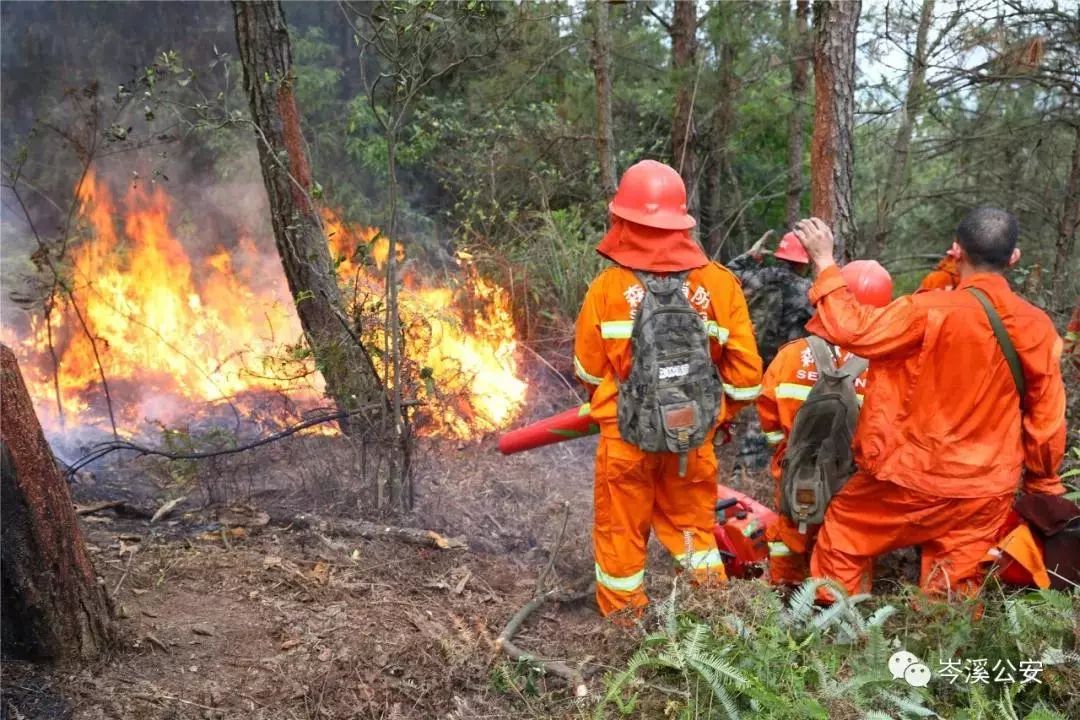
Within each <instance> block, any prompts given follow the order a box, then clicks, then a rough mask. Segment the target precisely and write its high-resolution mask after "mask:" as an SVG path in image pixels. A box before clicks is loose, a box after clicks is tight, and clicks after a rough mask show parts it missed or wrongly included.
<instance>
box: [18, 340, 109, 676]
mask: <svg viewBox="0 0 1080 720" xmlns="http://www.w3.org/2000/svg"><path fill="white" fill-rule="evenodd" d="M0 405H2V407H3V418H2V422H0V456H2V457H0V460H2V462H0V533H2V535H3V537H2V555H3V557H2V562H3V614H2V616H0V617H2V618H3V628H2V638H3V655H4V657H5V658H18V659H25V660H35V661H50V662H59V661H74V660H91V659H95V658H98V657H100V656H101V655H103V654H105V653H106V652H107V651H108V650H109V647H110V645H111V643H112V642H113V639H114V628H113V625H112V622H111V615H112V606H111V603H110V601H109V596H108V594H107V593H106V591H105V588H104V587H103V586H102V585H101V584H100V583H99V582H98V580H97V577H96V576H95V575H94V568H93V565H91V563H90V557H89V556H88V555H87V553H86V546H85V544H84V543H83V538H82V532H81V531H80V530H79V524H78V521H77V520H76V517H75V507H74V505H73V504H72V502H71V495H70V494H68V487H67V483H66V482H64V478H63V476H62V475H61V474H60V471H59V469H57V467H56V461H55V460H54V459H53V456H52V451H51V450H50V449H49V445H48V443H47V442H45V435H44V434H43V433H42V432H41V425H40V424H39V422H38V419H37V416H36V415H35V414H34V406H33V404H32V403H31V401H30V396H29V394H28V393H27V391H26V385H25V384H24V383H23V378H22V374H21V373H20V372H19V366H18V363H17V362H16V360H15V355H14V354H13V353H12V352H11V350H10V349H8V348H7V346H5V345H0Z"/></svg>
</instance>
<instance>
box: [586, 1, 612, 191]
mask: <svg viewBox="0 0 1080 720" xmlns="http://www.w3.org/2000/svg"><path fill="white" fill-rule="evenodd" d="M592 8H593V18H592V20H593V37H592V66H593V76H594V77H595V78H596V158H597V161H598V163H599V165H600V185H601V187H602V188H603V189H604V195H605V196H606V197H608V198H610V197H612V196H613V195H614V194H615V188H616V186H617V184H618V176H617V175H616V171H615V131H614V128H613V125H612V120H611V19H610V17H609V8H608V2H607V0H599V2H594V3H593V4H592Z"/></svg>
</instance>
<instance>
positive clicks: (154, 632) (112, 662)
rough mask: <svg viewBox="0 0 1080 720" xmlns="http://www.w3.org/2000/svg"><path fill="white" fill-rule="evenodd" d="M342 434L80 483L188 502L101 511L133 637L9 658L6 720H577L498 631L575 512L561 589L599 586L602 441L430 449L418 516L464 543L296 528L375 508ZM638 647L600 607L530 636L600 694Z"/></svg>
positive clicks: (529, 626)
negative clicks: (25, 660)
mask: <svg viewBox="0 0 1080 720" xmlns="http://www.w3.org/2000/svg"><path fill="white" fill-rule="evenodd" d="M540 412H543V410H541V411H540ZM343 442H344V441H343V440H342V439H340V438H321V437H303V438H294V439H291V440H290V441H285V442H282V443H279V444H277V445H278V446H279V447H273V446H272V447H271V448H270V449H267V450H266V451H263V452H261V453H259V452H252V453H245V456H250V457H245V458H244V459H241V460H235V461H229V462H216V461H215V462H213V463H210V462H206V463H201V464H200V466H198V467H189V466H184V465H183V464H182V463H171V464H165V463H161V462H156V461H153V460H151V459H146V458H144V459H135V460H131V459H123V458H120V459H117V460H116V461H115V462H113V464H111V465H105V466H102V467H99V468H96V469H94V471H93V472H87V473H81V474H80V475H79V476H78V477H77V478H76V481H75V482H74V483H73V484H72V486H71V489H72V493H73V496H74V498H75V501H76V503H77V504H79V505H82V506H85V505H88V504H91V503H94V502H99V501H102V500H110V499H123V500H124V501H125V502H126V503H128V505H129V506H130V507H133V508H136V509H141V511H142V512H143V513H151V512H152V511H153V510H155V509H156V508H158V507H160V506H161V504H163V503H164V502H166V501H167V500H169V499H175V498H177V497H181V496H182V497H183V498H184V499H183V500H182V501H181V502H180V503H179V504H178V505H177V506H176V509H175V510H174V511H173V513H172V514H170V515H169V516H168V517H167V518H165V519H162V520H159V521H157V522H155V523H151V522H150V521H149V520H148V519H147V518H145V517H132V516H131V515H130V513H129V512H126V511H125V512H120V513H117V512H115V511H113V510H107V511H103V512H99V513H95V514H90V515H86V516H84V517H83V528H84V531H85V534H86V540H87V543H88V545H89V548H90V552H91V553H92V556H93V559H94V562H95V567H96V568H97V569H98V572H99V573H100V574H101V576H102V578H103V581H104V583H105V584H106V586H107V587H108V588H109V590H110V592H111V593H112V595H113V596H114V598H115V603H116V606H117V607H116V610H117V613H118V615H119V618H120V619H119V621H118V624H119V626H120V629H121V634H122V639H121V641H120V643H119V645H118V647H117V648H116V651H115V653H114V654H113V656H112V657H111V658H109V660H108V661H107V662H103V663H100V664H97V665H95V666H92V667H84V668H78V669H72V670H53V671H41V670H39V669H35V668H32V667H29V666H25V665H19V664H15V663H5V665H4V682H3V686H4V687H3V697H4V700H3V703H2V704H0V716H2V717H3V718H5V719H6V718H11V719H12V720H15V719H21V718H72V719H76V720H98V719H101V718H133V719H136V720H144V719H145V720H149V719H151V718H153V719H161V720H165V719H166V718H168V719H174V718H175V719H180V718H275V719H276V718H310V719H315V718H433V717H453V718H511V717H513V718H521V717H536V718H540V717H556V718H561V717H577V716H579V715H580V714H581V709H580V708H579V707H578V706H577V705H576V704H575V701H574V699H573V697H572V693H570V692H568V691H567V689H566V688H565V684H564V683H563V681H561V680H559V679H558V678H552V677H545V676H542V675H540V674H538V673H536V672H535V671H534V670H531V669H530V667H529V666H528V665H526V664H521V663H512V662H509V661H508V660H507V659H506V657H505V656H504V655H503V654H501V652H500V651H499V650H498V649H497V647H496V644H495V638H496V637H497V636H498V635H499V633H500V631H501V630H502V628H503V626H504V625H505V624H506V622H507V621H508V619H509V618H510V617H511V616H512V615H513V614H514V613H515V612H516V611H517V609H518V608H520V607H521V606H522V605H524V604H525V603H526V602H528V601H529V599H530V598H532V597H533V595H534V593H535V592H536V586H537V581H538V577H539V576H540V574H541V572H543V570H544V568H546V567H547V565H548V564H549V561H550V553H551V551H552V548H553V547H554V546H555V544H556V541H557V539H558V536H559V529H560V527H561V526H562V524H563V518H564V517H565V518H566V526H567V529H566V532H565V534H564V536H563V538H562V540H563V542H562V547H561V549H560V551H559V553H558V555H557V557H556V561H555V563H554V566H553V574H552V576H551V577H552V581H551V582H552V583H554V584H557V585H558V586H560V587H565V588H580V587H583V586H584V585H585V584H587V583H588V582H589V580H590V576H591V574H592V555H591V540H590V524H591V519H592V518H591V513H592V480H591V475H592V453H593V450H594V448H595V440H594V439H585V440H580V441H576V442H574V443H564V444H562V445H556V446H551V447H549V448H543V449H540V450H536V451H533V452H530V453H523V454H521V455H517V456H512V457H502V456H500V455H499V454H498V452H497V451H496V450H495V447H494V441H493V440H490V439H489V440H486V441H484V442H483V443H479V444H476V443H454V442H447V441H423V442H421V443H420V446H419V447H418V449H417V455H416V457H417V465H416V475H417V478H418V482H417V505H416V511H415V513H414V514H413V516H412V517H410V518H408V519H407V521H405V522H400V524H408V525H411V526H414V527H421V528H425V529H429V530H434V531H436V532H438V533H440V534H441V535H443V536H445V537H461V538H464V539H465V541H466V542H467V545H468V547H467V548H466V549H438V548H436V547H419V546H415V545H410V544H405V543H402V542H397V541H387V540H378V541H373V540H363V539H357V538H345V537H329V536H325V535H320V534H319V533H317V532H313V531H311V530H301V529H298V528H297V527H294V526H292V525H291V524H290V523H291V520H292V519H293V518H295V517H296V515H297V514H298V513H300V512H306V513H311V512H315V513H318V514H320V515H322V516H325V517H363V516H365V515H366V514H367V513H365V506H364V504H363V500H362V498H363V494H362V493H356V492H352V491H351V490H350V484H351V481H350V479H349V478H348V467H349V465H348V453H345V454H344V455H342V451H341V445H342V443H343ZM238 457H239V456H238ZM729 466H730V465H729ZM760 487H767V484H763V485H761V486H760ZM748 489H749V488H748ZM758 494H760V493H758ZM653 555H654V557H652V558H651V559H650V579H649V590H650V593H651V594H652V595H653V597H661V596H663V595H666V594H667V593H668V592H669V591H670V587H671V581H672V578H673V573H672V564H671V561H670V560H669V559H667V558H665V556H664V554H663V551H662V550H660V549H659V548H654V551H653ZM549 584H551V583H549ZM642 637H643V630H642V628H640V627H630V628H626V627H621V626H619V625H616V624H612V623H610V622H604V621H602V620H601V619H600V617H599V616H598V615H597V613H596V609H595V605H594V604H593V603H592V601H591V599H590V600H585V601H578V602H576V603H573V604H564V605H545V606H544V607H543V608H541V610H539V611H538V612H537V613H536V614H535V615H534V616H533V617H532V618H530V619H529V620H528V622H527V623H526V624H525V625H524V626H523V628H522V629H521V631H520V632H519V633H518V635H517V637H516V642H517V643H518V645H520V646H521V647H522V648H524V649H526V650H528V651H532V652H535V653H537V654H539V655H542V656H544V657H548V658H553V659H561V660H563V661H565V662H566V663H568V664H569V665H571V666H575V667H577V666H581V667H584V668H591V669H593V670H594V671H595V672H597V673H598V674H597V675H594V676H593V677H592V679H591V680H590V689H591V690H593V691H597V690H599V689H600V688H601V685H602V681H601V679H600V678H601V676H602V674H603V672H604V670H606V669H611V668H617V667H619V666H621V664H623V663H624V662H625V660H626V658H627V656H628V655H629V653H630V652H631V651H632V650H633V648H634V647H635V646H636V645H637V644H638V642H640V640H641V638H642Z"/></svg>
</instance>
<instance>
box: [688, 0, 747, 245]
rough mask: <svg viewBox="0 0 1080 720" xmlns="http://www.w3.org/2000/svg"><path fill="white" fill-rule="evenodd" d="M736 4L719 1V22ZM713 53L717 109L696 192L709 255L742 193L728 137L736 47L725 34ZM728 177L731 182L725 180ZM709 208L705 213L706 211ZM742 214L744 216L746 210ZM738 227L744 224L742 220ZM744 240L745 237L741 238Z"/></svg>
mask: <svg viewBox="0 0 1080 720" xmlns="http://www.w3.org/2000/svg"><path fill="white" fill-rule="evenodd" d="M732 9H734V10H736V11H737V10H738V7H737V6H725V5H719V6H718V7H716V8H715V10H714V11H715V12H719V13H722V19H721V22H727V21H731V22H735V21H736V20H735V17H734V13H731V12H729V11H730V10H732ZM716 56H717V57H718V58H719V62H720V66H719V67H718V68H717V85H718V86H719V94H718V97H717V106H716V111H715V112H714V113H713V119H712V128H711V130H712V132H711V133H710V135H711V137H710V140H711V143H710V145H711V146H712V147H711V152H709V153H708V163H709V165H708V170H707V171H706V173H705V182H704V184H705V192H704V193H700V194H699V202H700V206H701V220H702V226H703V227H702V230H703V232H705V233H707V236H706V237H705V238H704V245H705V251H706V252H707V253H708V254H709V256H710V257H716V256H717V255H718V253H719V251H720V250H721V249H722V247H723V245H724V242H725V239H726V238H727V237H728V236H729V235H730V234H731V233H730V232H729V227H730V226H731V225H733V224H736V223H739V221H738V220H737V219H736V217H737V216H738V213H739V209H740V205H741V197H738V196H739V195H741V193H740V192H739V191H738V183H737V182H736V176H735V168H734V167H733V165H732V161H731V139H732V137H733V136H734V134H735V104H736V100H737V97H738V94H739V80H738V78H737V77H736V74H735V62H736V60H737V59H738V51H737V48H736V44H735V42H734V41H733V40H732V39H731V38H730V37H728V38H727V39H725V40H721V41H719V42H718V43H717V46H716ZM729 181H730V185H728V182H729ZM706 209H708V213H706ZM741 217H745V214H744V215H743V216H741ZM739 224H740V228H743V226H742V224H741V223H739ZM743 239H744V240H745V238H743Z"/></svg>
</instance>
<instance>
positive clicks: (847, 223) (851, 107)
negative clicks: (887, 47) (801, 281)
mask: <svg viewBox="0 0 1080 720" xmlns="http://www.w3.org/2000/svg"><path fill="white" fill-rule="evenodd" d="M861 5H862V3H861V2H859V1H858V0H855V1H849V0H818V2H815V3H814V134H813V137H812V138H811V147H810V191H811V212H812V213H813V215H814V216H815V217H819V218H821V219H822V220H824V221H825V222H827V223H828V224H829V225H830V227H832V229H833V234H834V235H835V236H836V250H835V254H836V259H837V262H843V258H844V252H845V249H846V248H847V244H848V243H849V242H851V240H852V238H853V237H854V235H855V219H854V216H853V210H852V198H851V190H852V176H853V173H854V160H855V158H854V155H855V145H854V140H855V134H854V127H855V30H856V28H857V27H858V24H859V10H860V8H861Z"/></svg>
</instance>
